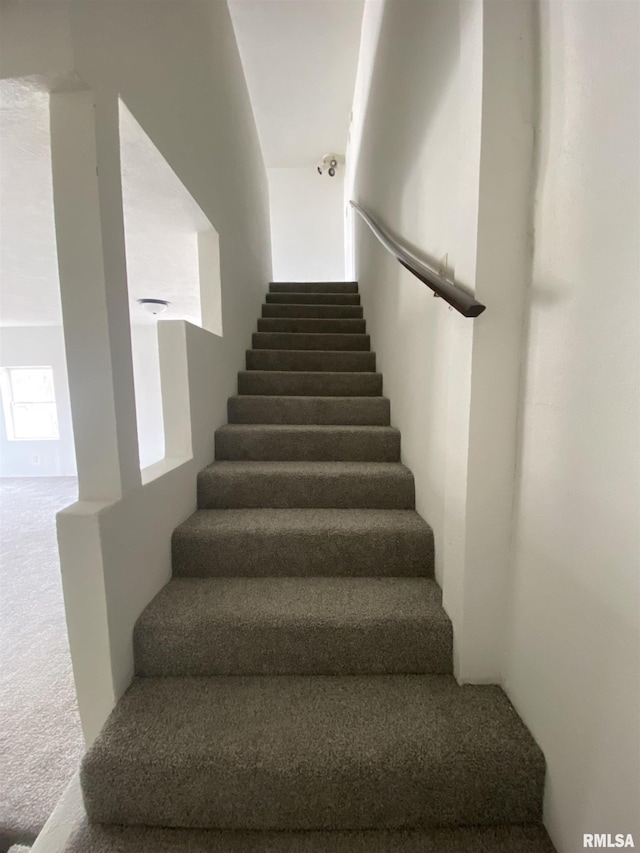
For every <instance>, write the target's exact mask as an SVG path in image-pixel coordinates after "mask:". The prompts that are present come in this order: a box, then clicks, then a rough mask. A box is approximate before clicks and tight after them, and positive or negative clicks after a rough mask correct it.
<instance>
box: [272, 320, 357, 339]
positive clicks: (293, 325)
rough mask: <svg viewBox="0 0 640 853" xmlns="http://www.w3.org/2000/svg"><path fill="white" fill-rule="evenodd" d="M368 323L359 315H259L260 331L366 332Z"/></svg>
mask: <svg viewBox="0 0 640 853" xmlns="http://www.w3.org/2000/svg"><path fill="white" fill-rule="evenodd" d="M365 329H366V323H365V321H364V320H361V319H359V318H357V317H259V318H258V331H259V332H291V333H294V334H301V333H304V332H311V333H315V334H323V333H327V334H361V335H364V334H366V332H365Z"/></svg>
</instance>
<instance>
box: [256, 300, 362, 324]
mask: <svg viewBox="0 0 640 853" xmlns="http://www.w3.org/2000/svg"><path fill="white" fill-rule="evenodd" d="M262 316H263V317H303V318H305V317H306V318H307V319H330V320H345V319H362V305H286V304H284V305H283V304H277V303H274V304H265V305H263V306H262Z"/></svg>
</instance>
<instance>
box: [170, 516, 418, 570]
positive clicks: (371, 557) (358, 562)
mask: <svg viewBox="0 0 640 853" xmlns="http://www.w3.org/2000/svg"><path fill="white" fill-rule="evenodd" d="M172 550H173V574H174V575H175V576H176V577H288V576H293V577H295V576H301V577H302V576H306V577H322V576H330V577H433V566H434V546H433V534H432V532H431V530H429V528H428V527H426V526H425V527H424V528H420V529H416V530H414V531H411V532H407V531H403V532H401V533H400V532H398V531H386V530H373V531H372V530H354V531H352V532H344V531H340V532H336V531H327V530H307V531H290V532H288V533H278V532H273V533H272V532H270V531H269V530H251V531H250V532H247V531H245V530H240V531H234V532H233V533H230V532H229V533H225V534H222V535H215V534H212V535H199V536H194V535H193V534H192V533H183V532H182V531H180V530H177V531H176V532H175V533H174V534H173V540H172Z"/></svg>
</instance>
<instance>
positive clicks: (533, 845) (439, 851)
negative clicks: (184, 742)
mask: <svg viewBox="0 0 640 853" xmlns="http://www.w3.org/2000/svg"><path fill="white" fill-rule="evenodd" d="M553 852H554V848H553V845H552V844H551V842H550V841H549V839H548V837H547V834H546V832H545V831H544V829H543V828H542V827H539V826H501V827H472V828H467V829H456V830H431V831H425V832H415V831H414V832H335V833H326V832H279V833H278V832H216V831H215V830H209V831H207V830H194V829H192V830H189V829H154V828H151V827H142V826H136V827H121V826H88V825H87V824H86V823H85V824H84V825H83V826H82V827H80V828H79V829H78V831H77V832H76V833H75V835H74V837H73V838H72V839H71V841H70V843H69V844H68V846H67V847H65V851H64V853H553Z"/></svg>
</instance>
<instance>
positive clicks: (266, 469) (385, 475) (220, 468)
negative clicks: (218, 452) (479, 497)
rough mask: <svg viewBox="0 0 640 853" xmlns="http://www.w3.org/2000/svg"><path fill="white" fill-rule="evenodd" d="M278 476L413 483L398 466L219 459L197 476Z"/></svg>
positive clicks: (399, 463)
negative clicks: (359, 478) (358, 478)
mask: <svg viewBox="0 0 640 853" xmlns="http://www.w3.org/2000/svg"><path fill="white" fill-rule="evenodd" d="M227 426H317V424H227ZM382 429H384V427H382ZM387 429H393V427H387ZM277 475H285V476H291V477H308V478H314V477H328V478H331V479H336V480H339V479H340V478H342V477H366V478H372V479H385V480H386V479H391V478H393V479H402V480H407V479H411V480H413V474H412V473H411V471H410V470H409V469H408V468H407V467H406V465H403V464H402V463H401V462H349V461H346V462H335V461H328V462H322V461H320V462H314V461H311V462H307V461H304V460H274V461H268V460H267V461H263V460H255V461H251V460H244V459H239V460H235V459H234V460H229V459H221V460H217V461H216V462H212V463H211V465H208V466H207V467H206V468H204V469H203V470H202V471H200V474H199V476H200V477H207V476H216V477H218V476H221V477H272V476H277Z"/></svg>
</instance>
